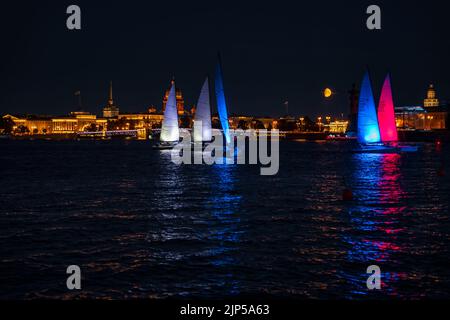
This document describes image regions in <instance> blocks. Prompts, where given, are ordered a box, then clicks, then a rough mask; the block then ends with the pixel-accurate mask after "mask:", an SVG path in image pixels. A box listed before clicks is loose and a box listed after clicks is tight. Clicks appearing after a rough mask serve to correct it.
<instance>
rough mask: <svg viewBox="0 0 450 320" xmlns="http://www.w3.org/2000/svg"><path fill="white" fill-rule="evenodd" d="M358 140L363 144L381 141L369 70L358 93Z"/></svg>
mask: <svg viewBox="0 0 450 320" xmlns="http://www.w3.org/2000/svg"><path fill="white" fill-rule="evenodd" d="M358 141H359V143H363V144H366V143H377V142H380V141H381V139H380V128H379V127H378V117H377V110H376V108H375V101H374V98H373V92H372V84H371V82H370V75H369V71H367V72H366V74H365V75H364V78H363V81H362V84H361V92H360V95H359V107H358Z"/></svg>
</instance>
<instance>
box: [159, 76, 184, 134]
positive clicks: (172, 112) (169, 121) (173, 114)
mask: <svg viewBox="0 0 450 320" xmlns="http://www.w3.org/2000/svg"><path fill="white" fill-rule="evenodd" d="M160 140H161V141H162V142H178V141H179V140H180V129H179V128H178V111H177V97H176V94H175V83H173V84H172V88H171V89H170V93H169V97H168V99H167V104H166V110H165V111H164V120H163V123H162V129H161V138H160Z"/></svg>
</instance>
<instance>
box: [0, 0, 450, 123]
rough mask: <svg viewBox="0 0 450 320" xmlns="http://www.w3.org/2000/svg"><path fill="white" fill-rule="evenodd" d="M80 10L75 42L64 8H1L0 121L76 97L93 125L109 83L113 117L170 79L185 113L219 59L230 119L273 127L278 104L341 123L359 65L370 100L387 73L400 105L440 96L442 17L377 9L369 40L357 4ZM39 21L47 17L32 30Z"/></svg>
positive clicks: (66, 107) (425, 8)
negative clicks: (432, 93) (327, 94)
mask: <svg viewBox="0 0 450 320" xmlns="http://www.w3.org/2000/svg"><path fill="white" fill-rule="evenodd" d="M78 5H79V6H80V7H81V9H82V12H83V28H82V30H80V31H68V30H67V29H66V28H65V23H64V22H65V19H66V17H67V16H66V14H65V8H66V6H65V4H58V5H54V4H51V5H50V4H49V3H47V2H45V1H44V2H43V3H42V2H40V4H39V6H38V5H35V4H30V5H29V6H28V7H27V8H28V10H25V12H24V11H23V10H20V11H19V8H18V7H17V6H15V5H13V4H8V5H7V6H8V9H9V10H8V12H10V15H8V17H6V18H5V19H4V20H3V21H2V27H5V28H2V30H3V31H2V32H4V30H6V29H7V28H6V26H8V27H9V28H16V29H17V30H19V32H18V33H17V34H16V35H14V36H12V35H11V34H8V33H6V34H5V37H4V38H5V42H6V43H7V44H8V45H7V46H6V49H5V50H4V51H3V52H2V53H1V55H2V59H1V61H4V62H3V63H2V66H1V71H2V74H3V77H2V79H1V80H0V85H1V87H2V88H3V90H2V91H3V92H2V95H1V97H0V108H1V112H2V113H23V112H30V113H44V114H45V113H48V114H54V113H58V114H67V113H68V112H70V111H72V110H73V108H74V107H75V106H76V100H75V99H74V98H73V97H72V95H73V92H75V91H77V90H81V92H82V93H83V101H84V105H85V106H86V108H87V109H89V111H92V112H94V113H98V112H100V109H101V108H102V106H103V104H104V99H105V98H104V94H103V92H105V91H106V90H107V86H108V84H109V81H110V80H112V81H113V82H114V83H115V93H116V95H117V97H118V99H116V100H117V104H118V105H120V106H121V107H122V108H123V109H125V110H130V111H137V110H145V109H146V108H147V107H148V106H150V105H152V104H153V105H157V106H159V105H160V104H161V95H162V94H163V93H164V90H165V88H166V87H167V84H168V83H169V81H170V80H171V78H172V77H173V76H175V78H176V80H177V83H179V84H180V86H181V87H182V88H183V93H184V97H185V100H186V104H187V105H188V106H191V105H193V104H195V101H196V98H197V92H198V90H199V89H200V86H201V84H202V79H203V78H204V76H205V75H206V74H208V73H209V74H210V75H212V74H213V72H214V65H215V58H216V53H217V51H219V50H220V51H221V52H222V56H223V64H224V78H225V82H226V88H225V89H226V91H227V97H228V100H229V101H228V103H229V105H230V112H231V113H236V114H252V115H253V114H254V115H256V116H263V115H270V116H279V115H282V114H283V113H284V109H285V108H284V106H283V102H284V101H286V100H287V99H288V100H289V102H290V105H289V109H290V111H291V112H292V114H311V115H312V116H314V115H316V114H326V113H330V114H334V115H340V114H341V113H345V112H346V111H347V104H348V103H347V94H346V92H347V90H348V89H350V88H351V85H352V83H359V82H360V78H361V77H362V75H363V72H364V68H365V66H366V65H369V66H370V67H371V71H372V75H373V79H374V91H375V92H376V93H377V94H378V93H379V92H380V90H381V82H382V79H383V77H384V75H385V73H386V71H387V70H390V71H391V73H392V83H393V86H394V88H395V92H396V96H395V97H394V100H395V101H396V103H397V104H399V105H414V104H416V103H415V102H417V101H422V99H423V95H424V94H425V90H426V87H427V86H428V85H429V84H430V83H434V84H436V87H437V90H438V92H440V95H441V98H442V99H443V100H446V98H448V97H447V96H448V92H449V91H450V90H449V87H450V85H449V80H448V77H447V74H448V72H447V70H449V69H450V68H449V62H447V59H446V58H445V55H446V54H445V50H443V49H445V42H443V41H442V39H444V35H445V31H444V30H445V29H444V28H443V26H441V25H440V24H441V23H443V21H444V20H443V19H440V17H439V15H440V14H441V11H444V10H437V9H436V6H438V5H427V4H420V5H418V6H415V7H414V8H407V9H405V8H404V7H402V6H395V5H392V4H390V3H388V2H384V1H381V2H380V3H379V5H380V6H381V8H382V22H383V28H382V30H377V31H369V30H367V28H365V19H366V17H367V15H366V14H365V9H366V7H367V6H366V3H364V2H363V3H361V2H360V3H358V4H357V5H355V6H352V7H347V6H345V7H343V6H341V5H340V4H336V3H331V2H330V3H328V2H327V5H325V6H322V5H321V6H319V5H318V4H305V5H304V7H302V10H298V9H296V10H293V9H294V8H293V7H292V5H288V4H286V5H284V6H282V5H278V6H264V5H260V6H258V7H257V8H255V7H253V6H252V5H250V4H242V5H241V6H239V8H238V9H237V8H236V7H233V6H231V5H230V6H228V5H218V4H204V5H199V4H189V5H188V4H183V3H179V4H176V5H175V8H174V9H173V10H171V11H170V12H171V15H170V16H169V15H168V14H165V12H169V11H168V9H169V8H168V6H167V5H165V4H141V3H136V4H135V5H134V6H132V7H133V9H132V10H131V9H129V8H126V9H123V10H121V9H122V8H121V7H120V6H117V5H115V4H109V5H106V4H105V5H104V6H101V5H98V4H97V5H91V4H90V3H87V2H84V1H80V2H79V3H78ZM289 9H292V10H289ZM40 15H45V17H46V19H45V20H44V21H42V22H39V17H40ZM342 16H345V19H344V18H343V17H342ZM202 18H204V19H202ZM411 21H413V23H412V22H411ZM169 22H170V23H169ZM3 24H5V25H3ZM407 30H410V31H408V32H406V33H405V32H404V31H407ZM202 37H204V39H202ZM206 39H207V40H208V41H203V40H206ZM170 40H172V41H170ZM267 42H270V43H271V46H266V43H267ZM33 48H40V49H42V48H43V50H32V49H33ZM105 48H107V50H105ZM411 74H413V76H411ZM102 86H103V87H102ZM325 87H331V88H333V89H334V90H336V91H337V92H338V95H337V96H336V97H335V99H334V100H332V101H328V100H325V99H323V97H322V95H321V92H322V90H323V89H324V88H325Z"/></svg>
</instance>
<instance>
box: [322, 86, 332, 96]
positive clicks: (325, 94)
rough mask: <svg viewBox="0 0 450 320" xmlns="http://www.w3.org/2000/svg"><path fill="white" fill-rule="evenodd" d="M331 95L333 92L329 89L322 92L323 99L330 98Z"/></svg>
mask: <svg viewBox="0 0 450 320" xmlns="http://www.w3.org/2000/svg"><path fill="white" fill-rule="evenodd" d="M332 95H333V91H332V90H331V89H330V88H326V89H325V90H323V96H324V97H325V98H330V97H331V96H332Z"/></svg>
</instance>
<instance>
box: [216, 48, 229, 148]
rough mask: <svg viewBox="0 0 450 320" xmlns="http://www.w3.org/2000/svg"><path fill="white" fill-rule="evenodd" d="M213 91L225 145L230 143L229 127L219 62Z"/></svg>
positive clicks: (219, 62)
mask: <svg viewBox="0 0 450 320" xmlns="http://www.w3.org/2000/svg"><path fill="white" fill-rule="evenodd" d="M215 89H216V99H217V111H218V112H219V119H220V123H221V125H222V129H223V134H224V136H225V139H226V141H227V144H228V143H230V142H231V139H230V127H229V123H228V111H227V103H226V101H225V91H224V89H223V73H222V63H221V60H220V55H219V61H218V63H217V69H216V81H215Z"/></svg>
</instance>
